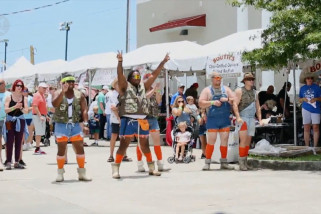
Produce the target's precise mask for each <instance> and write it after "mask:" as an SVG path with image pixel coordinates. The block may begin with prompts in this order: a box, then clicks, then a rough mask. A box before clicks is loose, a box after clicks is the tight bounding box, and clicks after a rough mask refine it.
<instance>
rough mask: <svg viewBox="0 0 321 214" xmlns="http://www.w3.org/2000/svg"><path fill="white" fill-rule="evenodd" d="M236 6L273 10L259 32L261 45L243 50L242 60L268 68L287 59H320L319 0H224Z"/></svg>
mask: <svg viewBox="0 0 321 214" xmlns="http://www.w3.org/2000/svg"><path fill="white" fill-rule="evenodd" d="M227 1H228V2H229V3H230V4H232V5H233V6H236V7H240V6H253V7H255V8H257V9H265V10H268V11H271V12H273V16H272V17H271V21H270V26H269V27H268V28H267V29H265V30H264V31H263V33H262V41H263V48H261V49H256V50H253V51H250V52H244V53H243V57H242V59H243V61H248V62H249V63H250V64H251V65H255V64H259V65H261V66H264V67H269V68H280V67H284V66H287V64H288V62H289V61H290V60H298V58H300V59H303V60H304V59H311V58H321V0H227Z"/></svg>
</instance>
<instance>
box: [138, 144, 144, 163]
mask: <svg viewBox="0 0 321 214" xmlns="http://www.w3.org/2000/svg"><path fill="white" fill-rule="evenodd" d="M136 155H137V161H141V160H142V158H143V153H142V151H140V148H139V146H138V145H137V146H136Z"/></svg>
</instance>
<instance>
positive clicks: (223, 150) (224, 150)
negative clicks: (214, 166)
mask: <svg viewBox="0 0 321 214" xmlns="http://www.w3.org/2000/svg"><path fill="white" fill-rule="evenodd" d="M220 151H221V158H223V159H226V157H227V146H220Z"/></svg>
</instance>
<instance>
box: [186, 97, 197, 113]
mask: <svg viewBox="0 0 321 214" xmlns="http://www.w3.org/2000/svg"><path fill="white" fill-rule="evenodd" d="M186 100H187V104H186V107H187V108H189V109H190V110H191V111H192V114H191V115H192V116H193V117H194V119H196V118H197V116H198V114H199V112H198V108H197V106H196V105H195V103H194V101H195V99H194V98H193V97H192V96H188V97H186Z"/></svg>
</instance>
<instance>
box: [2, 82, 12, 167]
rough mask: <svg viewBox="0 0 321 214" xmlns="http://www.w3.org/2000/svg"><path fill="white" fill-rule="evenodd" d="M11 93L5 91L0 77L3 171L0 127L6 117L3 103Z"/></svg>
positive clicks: (4, 85) (4, 84)
mask: <svg viewBox="0 0 321 214" xmlns="http://www.w3.org/2000/svg"><path fill="white" fill-rule="evenodd" d="M10 94H11V93H10V92H9V91H6V82H5V81H4V80H3V79H0V171H3V169H4V166H3V163H2V155H1V154H2V128H3V125H4V118H5V117H6V112H5V111H4V103H5V100H6V97H7V96H9V95H10Z"/></svg>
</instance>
